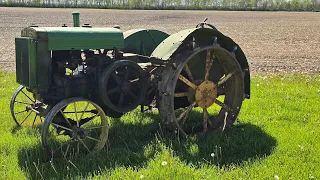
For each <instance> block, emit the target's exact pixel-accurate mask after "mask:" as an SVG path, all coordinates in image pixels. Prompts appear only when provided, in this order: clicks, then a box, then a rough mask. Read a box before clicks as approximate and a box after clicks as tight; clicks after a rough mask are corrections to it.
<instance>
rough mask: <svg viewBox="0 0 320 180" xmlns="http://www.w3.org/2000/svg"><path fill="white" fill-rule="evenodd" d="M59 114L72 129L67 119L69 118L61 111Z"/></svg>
mask: <svg viewBox="0 0 320 180" xmlns="http://www.w3.org/2000/svg"><path fill="white" fill-rule="evenodd" d="M59 112H60V113H61V115H62V116H63V118H64V120H65V121H67V123H68V124H69V126H70V127H72V125H71V123H70V122H69V120H68V119H67V117H66V116H65V115H64V113H63V112H62V111H61V110H59Z"/></svg>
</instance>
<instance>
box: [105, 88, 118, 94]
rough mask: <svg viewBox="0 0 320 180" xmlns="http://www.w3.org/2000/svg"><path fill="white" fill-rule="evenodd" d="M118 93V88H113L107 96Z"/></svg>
mask: <svg viewBox="0 0 320 180" xmlns="http://www.w3.org/2000/svg"><path fill="white" fill-rule="evenodd" d="M119 91H120V87H115V88H113V89H110V90H109V91H108V92H107V94H108V95H109V94H113V93H116V92H119Z"/></svg>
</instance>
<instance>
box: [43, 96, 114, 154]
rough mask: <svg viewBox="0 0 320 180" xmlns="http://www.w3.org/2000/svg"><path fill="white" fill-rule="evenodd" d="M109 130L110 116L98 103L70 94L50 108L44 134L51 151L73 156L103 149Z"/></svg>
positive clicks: (48, 149)
mask: <svg viewBox="0 0 320 180" xmlns="http://www.w3.org/2000/svg"><path fill="white" fill-rule="evenodd" d="M108 132H109V124H108V120H107V117H106V115H105V113H104V112H103V110H102V109H101V108H100V107H99V106H98V105H97V104H95V103H93V102H91V101H89V100H86V99H84V98H70V99H66V100H64V101H61V102H60V103H58V104H57V105H55V106H54V107H53V108H52V109H51V110H50V112H49V113H48V115H47V116H46V118H45V122H44V124H43V126H42V131H41V138H42V145H43V147H44V148H45V150H46V151H47V152H48V153H49V154H50V155H52V156H61V155H63V156H70V155H73V154H88V153H91V152H94V151H99V150H101V149H102V148H103V147H104V146H105V144H106V142H107V139H108Z"/></svg>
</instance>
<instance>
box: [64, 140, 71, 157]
mask: <svg viewBox="0 0 320 180" xmlns="http://www.w3.org/2000/svg"><path fill="white" fill-rule="evenodd" d="M69 148H70V144H69V143H68V146H67V149H66V151H65V153H64V155H63V156H64V157H66V156H67V153H68V151H69Z"/></svg>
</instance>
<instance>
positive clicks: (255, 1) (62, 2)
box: [0, 0, 320, 11]
mask: <svg viewBox="0 0 320 180" xmlns="http://www.w3.org/2000/svg"><path fill="white" fill-rule="evenodd" d="M0 6H8V7H44V8H46V7H57V8H104V9H193V10H195V9H198V10H250V11H252V10H254V11H319V10H320V2H319V0H0Z"/></svg>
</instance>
